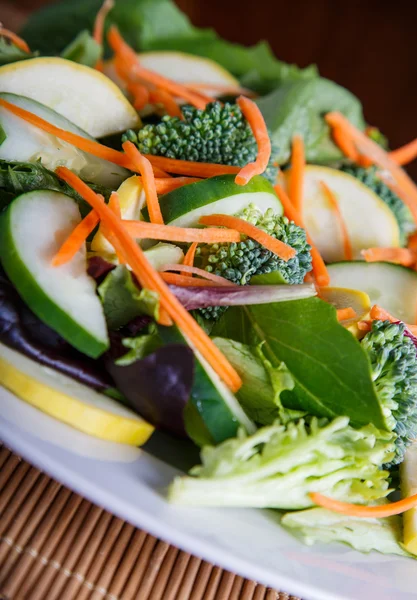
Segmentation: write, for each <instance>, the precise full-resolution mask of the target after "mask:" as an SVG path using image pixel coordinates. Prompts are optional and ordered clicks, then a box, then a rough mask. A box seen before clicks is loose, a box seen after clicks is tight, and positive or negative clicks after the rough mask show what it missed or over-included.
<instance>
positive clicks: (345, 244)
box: [320, 181, 353, 260]
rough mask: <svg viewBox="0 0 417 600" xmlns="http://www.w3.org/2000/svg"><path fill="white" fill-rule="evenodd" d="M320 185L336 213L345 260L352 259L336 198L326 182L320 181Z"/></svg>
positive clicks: (347, 233)
mask: <svg viewBox="0 0 417 600" xmlns="http://www.w3.org/2000/svg"><path fill="white" fill-rule="evenodd" d="M320 185H321V187H322V189H323V192H324V194H325V196H326V198H327V200H328V201H329V203H330V204H331V205H332V208H333V210H334V213H335V215H336V218H337V221H338V223H339V228H340V231H341V233H342V239H343V253H344V257H345V260H353V251H352V244H351V242H350V238H349V232H348V230H347V227H346V223H345V220H344V218H343V215H342V211H341V210H340V206H339V203H338V201H337V199H336V196H335V195H334V193H333V192H332V190H331V189H330V188H329V186H328V185H327V183H325V182H324V181H320Z"/></svg>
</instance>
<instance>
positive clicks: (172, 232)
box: [123, 220, 240, 244]
mask: <svg viewBox="0 0 417 600" xmlns="http://www.w3.org/2000/svg"><path fill="white" fill-rule="evenodd" d="M123 224H124V225H125V227H126V230H127V231H128V232H129V234H130V235H131V236H133V237H134V238H143V239H148V240H164V241H166V242H186V243H190V242H199V243H206V244H216V243H220V242H240V234H239V232H238V231H233V230H232V229H223V228H220V227H207V228H206V229H197V228H192V227H176V226H175V225H158V224H157V223H147V222H146V221H129V220H126V221H123Z"/></svg>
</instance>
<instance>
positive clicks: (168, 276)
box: [159, 271, 218, 287]
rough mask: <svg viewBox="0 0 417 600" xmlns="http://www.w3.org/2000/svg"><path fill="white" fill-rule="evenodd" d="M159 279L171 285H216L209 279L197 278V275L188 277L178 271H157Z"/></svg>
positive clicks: (216, 285)
mask: <svg viewBox="0 0 417 600" xmlns="http://www.w3.org/2000/svg"><path fill="white" fill-rule="evenodd" d="M159 274H160V276H161V279H163V280H164V281H165V282H166V283H170V284H171V285H178V286H180V287H218V284H217V283H215V282H214V281H210V280H209V279H199V278H198V277H188V275H179V274H178V273H169V272H168V271H162V272H160V273H159Z"/></svg>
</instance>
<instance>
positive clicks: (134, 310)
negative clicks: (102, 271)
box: [97, 265, 159, 329]
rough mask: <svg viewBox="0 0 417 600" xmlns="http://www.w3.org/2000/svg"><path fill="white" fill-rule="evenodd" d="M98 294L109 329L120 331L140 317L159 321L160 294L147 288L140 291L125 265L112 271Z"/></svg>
mask: <svg viewBox="0 0 417 600" xmlns="http://www.w3.org/2000/svg"><path fill="white" fill-rule="evenodd" d="M97 292H98V295H99V296H100V299H101V303H102V305H103V310H104V316H105V317H106V321H107V326H108V327H109V329H119V328H120V327H123V325H126V324H127V323H129V321H131V320H132V319H134V318H135V317H138V316H139V315H149V316H150V317H154V318H155V319H156V320H157V319H158V314H159V296H158V294H157V293H156V292H152V291H151V290H147V289H145V288H143V289H139V288H138V286H137V285H136V284H135V282H134V281H133V278H132V274H131V273H130V271H129V270H128V269H127V267H125V266H124V265H118V266H117V267H116V268H115V269H113V270H112V271H110V273H108V275H106V277H105V279H104V281H103V282H102V283H101V284H100V285H99V286H98V288H97Z"/></svg>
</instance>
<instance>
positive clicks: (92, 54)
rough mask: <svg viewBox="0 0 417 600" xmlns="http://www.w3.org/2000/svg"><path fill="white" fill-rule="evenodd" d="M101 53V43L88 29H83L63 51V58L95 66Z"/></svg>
mask: <svg viewBox="0 0 417 600" xmlns="http://www.w3.org/2000/svg"><path fill="white" fill-rule="evenodd" d="M101 55H102V47H101V45H100V44H98V43H97V42H96V41H95V39H94V38H93V37H92V36H91V35H90V33H89V32H88V31H87V30H84V31H81V33H79V34H78V35H77V37H76V38H75V39H74V40H73V41H72V42H70V43H69V44H68V46H66V48H64V50H63V51H62V52H61V56H62V58H66V59H67V60H72V62H76V63H79V64H80V65H86V66H87V67H94V66H95V65H96V63H97V61H98V60H99V59H100V58H101Z"/></svg>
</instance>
